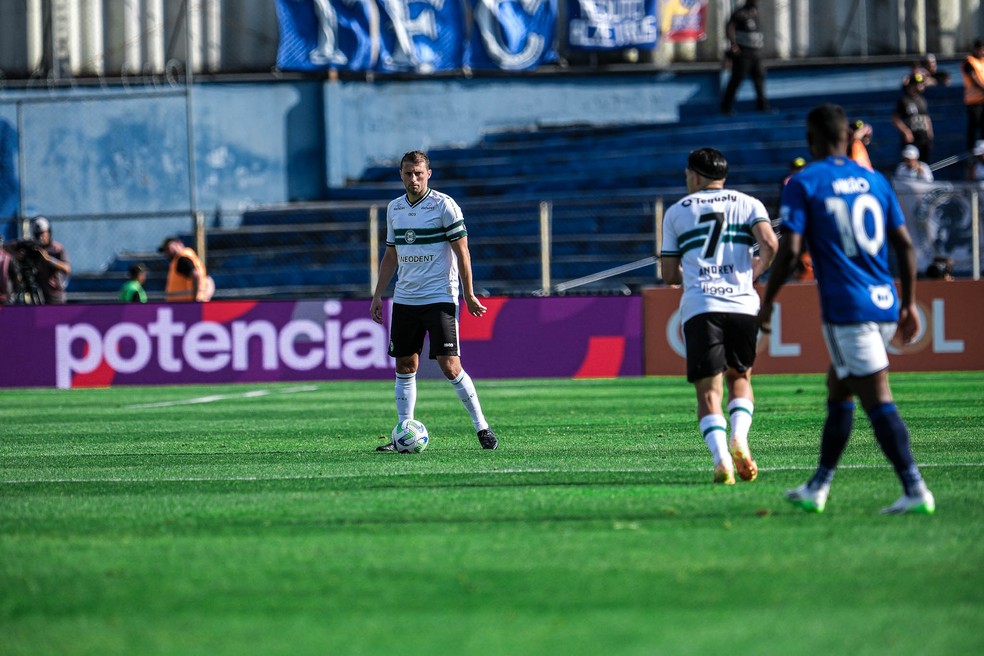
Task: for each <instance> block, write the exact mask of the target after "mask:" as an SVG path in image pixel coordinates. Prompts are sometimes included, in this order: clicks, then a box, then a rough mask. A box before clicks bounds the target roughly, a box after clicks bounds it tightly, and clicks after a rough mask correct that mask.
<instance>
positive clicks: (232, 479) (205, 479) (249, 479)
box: [0, 462, 984, 485]
mask: <svg viewBox="0 0 984 656" xmlns="http://www.w3.org/2000/svg"><path fill="white" fill-rule="evenodd" d="M919 467H920V468H930V467H932V468H946V467H979V468H984V463H980V462H951V463H919ZM813 469H814V467H813V466H790V467H760V468H759V471H773V472H780V471H812V470H813ZM838 469H886V470H889V469H891V467H890V466H889V465H888V464H885V465H841V466H840V467H838ZM703 471H704V469H703V468H700V469H687V468H682V467H676V468H672V469H644V468H638V469H539V468H525V469H479V470H475V471H453V472H449V471H415V472H364V473H345V474H295V475H287V476H185V477H169V478H44V479H40V478H39V479H33V480H20V481H2V482H0V485H27V484H39V483H243V482H245V483H259V482H270V481H307V480H311V481H315V480H332V479H349V478H370V477H378V478H387V477H392V478H402V477H409V476H470V475H476V474H479V475H488V474H667V473H676V474H680V473H693V472H703Z"/></svg>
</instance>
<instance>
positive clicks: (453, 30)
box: [318, 0, 465, 73]
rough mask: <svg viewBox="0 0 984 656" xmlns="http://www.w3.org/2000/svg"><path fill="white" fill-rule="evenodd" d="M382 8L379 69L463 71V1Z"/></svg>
mask: <svg viewBox="0 0 984 656" xmlns="http://www.w3.org/2000/svg"><path fill="white" fill-rule="evenodd" d="M318 1H319V2H327V1H328V0H318ZM331 1H332V3H333V4H336V5H338V4H343V3H344V0H331ZM378 6H379V14H380V21H379V24H380V25H381V28H380V33H381V36H382V38H381V47H380V55H379V65H378V66H377V67H376V70H379V71H383V72H385V73H398V72H414V73H431V72H433V71H451V70H455V69H459V68H461V66H462V61H463V57H464V51H465V17H464V13H463V11H462V7H461V3H460V2H457V1H456V0H450V1H448V0H445V1H444V2H434V1H430V2H418V1H417V0H378Z"/></svg>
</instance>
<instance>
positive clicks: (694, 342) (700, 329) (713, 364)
mask: <svg viewBox="0 0 984 656" xmlns="http://www.w3.org/2000/svg"><path fill="white" fill-rule="evenodd" d="M683 337H684V340H685V342H686V345H687V380H688V381H689V382H691V383H693V382H696V381H698V380H700V379H701V378H710V377H711V376H715V375H717V374H719V373H722V372H724V371H725V370H727V369H728V368H731V369H734V370H735V371H747V370H748V369H751V368H752V365H754V364H755V345H756V341H757V338H758V318H757V317H756V316H754V315H751V314H735V313H732V312H707V313H705V314H698V315H697V316H695V317H691V318H690V320H689V321H687V323H685V324H684V325H683Z"/></svg>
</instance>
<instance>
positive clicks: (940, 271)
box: [926, 255, 953, 280]
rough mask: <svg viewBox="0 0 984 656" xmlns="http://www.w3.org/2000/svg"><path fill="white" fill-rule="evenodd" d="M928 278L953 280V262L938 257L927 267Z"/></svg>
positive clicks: (940, 256) (943, 257)
mask: <svg viewBox="0 0 984 656" xmlns="http://www.w3.org/2000/svg"><path fill="white" fill-rule="evenodd" d="M926 277H927V278H930V279H932V280H953V260H951V259H950V258H948V257H946V256H945V255H937V256H936V257H934V258H933V261H932V262H930V264H929V266H928V267H926Z"/></svg>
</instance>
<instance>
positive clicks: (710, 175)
mask: <svg viewBox="0 0 984 656" xmlns="http://www.w3.org/2000/svg"><path fill="white" fill-rule="evenodd" d="M687 168H688V169H690V170H691V171H693V172H694V173H696V174H697V175H699V176H701V177H703V178H707V179H708V180H724V179H725V178H726V177H728V160H726V159H725V158H724V155H722V154H721V151H719V150H715V149H713V148H698V149H697V150H694V151H691V152H690V157H688V158H687Z"/></svg>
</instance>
